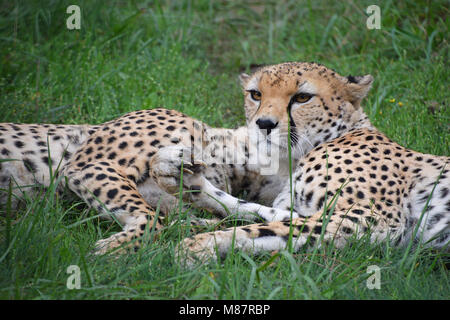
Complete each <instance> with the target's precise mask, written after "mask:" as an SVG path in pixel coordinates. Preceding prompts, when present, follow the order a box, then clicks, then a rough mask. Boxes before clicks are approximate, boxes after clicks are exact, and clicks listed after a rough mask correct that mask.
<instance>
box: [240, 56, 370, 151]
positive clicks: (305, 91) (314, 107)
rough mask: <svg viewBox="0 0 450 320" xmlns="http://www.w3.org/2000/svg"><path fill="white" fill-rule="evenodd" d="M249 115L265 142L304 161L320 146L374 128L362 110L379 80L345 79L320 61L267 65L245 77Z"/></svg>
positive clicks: (249, 122) (251, 127)
mask: <svg viewBox="0 0 450 320" xmlns="http://www.w3.org/2000/svg"><path fill="white" fill-rule="evenodd" d="M240 81H241V84H242V87H243V90H244V95H245V114H246V118H247V125H248V128H249V130H250V133H251V134H255V135H257V136H258V138H257V139H258V141H259V142H266V143H269V144H270V143H273V144H278V146H279V147H280V154H285V155H286V154H287V151H286V150H287V148H288V141H289V134H288V130H289V129H288V128H289V127H290V130H291V135H290V136H291V138H290V139H291V145H292V155H293V156H294V158H299V157H301V156H303V155H304V154H306V153H307V152H309V151H310V150H311V149H313V148H314V147H316V146H317V145H319V144H321V143H323V142H325V141H329V140H331V139H334V138H336V137H338V136H339V135H341V134H342V133H344V132H346V131H348V130H350V129H352V128H357V127H364V126H370V122H369V120H368V118H367V116H366V115H365V114H364V112H363V111H362V108H361V107H360V103H361V100H362V99H363V98H364V97H365V96H366V94H367V92H368V91H369V90H370V87H371V84H372V81H373V77H372V76H371V75H365V76H361V77H359V76H358V77H354V76H348V77H343V76H340V75H339V74H337V73H336V72H335V71H333V70H331V69H328V68H326V67H325V66H322V65H320V64H316V63H303V62H299V63H282V64H278V65H272V66H266V67H263V68H261V69H260V70H258V71H256V72H255V73H254V74H252V75H247V74H241V75H240Z"/></svg>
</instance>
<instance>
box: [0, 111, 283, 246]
mask: <svg viewBox="0 0 450 320" xmlns="http://www.w3.org/2000/svg"><path fill="white" fill-rule="evenodd" d="M194 140H195V142H196V143H197V145H200V146H201V148H200V149H201V150H200V151H202V150H209V151H211V152H212V153H213V154H214V152H216V153H218V154H219V151H223V150H219V149H221V148H219V147H220V143H219V142H220V141H222V144H223V143H224V142H226V143H227V146H228V147H229V146H230V145H232V146H233V147H234V149H235V150H232V151H228V153H230V152H232V153H233V154H235V153H238V154H241V155H242V161H238V162H239V163H236V161H231V162H233V163H231V162H230V163H225V162H222V163H219V164H217V162H218V161H214V163H212V164H211V166H208V165H207V163H203V162H201V163H200V164H202V165H207V167H206V168H203V169H202V174H203V175H204V176H205V177H207V178H208V180H209V181H211V183H212V184H213V185H214V186H215V187H216V188H218V189H219V190H223V191H227V192H230V193H238V194H239V193H242V192H243V191H246V192H247V195H248V199H252V200H253V201H260V202H262V203H267V204H268V205H270V203H272V201H273V200H274V198H275V196H274V195H275V194H276V193H274V192H273V191H274V190H281V188H282V181H283V180H282V179H280V174H276V175H272V176H268V175H265V176H262V175H260V174H259V171H258V165H257V164H250V163H249V162H248V161H247V160H246V157H247V158H248V150H247V142H246V141H247V140H248V135H247V130H246V127H239V128H237V129H225V128H212V127H209V126H207V125H206V124H204V123H202V122H200V121H197V120H195V119H193V118H191V117H188V116H186V115H184V114H182V113H181V112H178V111H176V110H169V109H163V108H158V109H150V110H140V111H134V112H130V113H128V114H125V115H123V116H122V117H119V118H117V119H115V120H112V121H109V122H106V123H103V124H99V125H53V124H14V123H3V124H0V204H5V203H6V202H7V199H8V197H10V196H12V200H13V202H14V204H16V205H17V204H18V202H19V200H20V199H21V198H22V197H23V195H24V194H28V195H34V192H35V191H36V190H39V188H40V187H44V188H45V187H48V186H49V185H50V184H51V183H52V182H55V181H59V182H60V183H59V184H58V185H59V189H60V190H61V191H62V189H64V188H65V187H67V188H68V189H69V190H70V191H72V192H73V193H74V194H76V195H77V196H79V197H80V198H81V199H83V200H84V201H85V202H86V203H87V204H88V205H89V207H91V208H93V209H95V210H96V211H97V212H98V213H99V214H101V215H102V217H104V218H107V219H108V218H109V219H111V218H114V219H115V220H116V221H118V222H119V223H120V224H121V225H122V226H123V231H122V232H119V233H117V234H114V235H112V236H111V237H109V238H107V239H103V240H99V241H98V242H97V244H96V247H95V250H94V251H95V253H98V254H102V253H106V252H109V251H111V250H112V249H115V248H116V249H118V250H116V251H120V250H121V249H126V250H128V249H130V248H133V249H138V248H139V247H140V245H141V240H142V237H143V235H144V233H145V232H146V230H154V231H155V232H159V231H160V230H162V229H163V227H164V223H165V221H166V220H165V218H166V217H167V215H169V214H170V213H171V212H173V211H174V208H178V206H179V200H178V199H177V197H176V196H175V195H174V194H175V193H177V192H178V191H179V188H174V189H171V190H170V189H168V188H166V189H164V190H163V189H162V188H160V186H159V185H163V186H167V185H168V184H178V183H179V181H180V177H176V178H174V177H173V176H171V175H170V174H169V171H167V168H166V167H167V165H166V163H161V162H160V161H158V159H159V158H158V157H159V156H160V155H162V154H164V155H165V156H166V157H169V158H172V157H174V154H172V153H171V152H168V151H170V149H171V148H174V150H173V151H174V152H178V151H177V150H178V149H177V148H181V149H184V148H186V149H190V148H191V146H192V145H193V142H194ZM161 148H163V149H164V151H161V152H158V153H157V151H158V150H159V149H161ZM217 157H219V155H218V156H217ZM153 163H158V164H159V165H157V166H156V165H153ZM181 165H182V164H181V163H180V164H179V167H178V168H177V169H180V168H181ZM189 167H191V168H194V166H193V164H191V163H190V162H189V159H186V162H185V163H184V171H185V172H187V173H192V171H191V170H190V169H189ZM9 190H11V191H12V192H9ZM0 207H3V208H6V206H4V205H2V206H0ZM2 211H3V209H0V212H2ZM190 220H191V222H192V223H193V224H205V223H211V222H216V221H217V220H214V219H212V220H206V219H196V218H195V217H192V219H190ZM122 251H124V250H122Z"/></svg>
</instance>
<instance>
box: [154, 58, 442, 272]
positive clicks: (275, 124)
mask: <svg viewBox="0 0 450 320" xmlns="http://www.w3.org/2000/svg"><path fill="white" fill-rule="evenodd" d="M240 78H241V83H242V86H243V91H244V94H245V113H246V118H247V124H248V129H249V134H250V135H252V136H257V137H258V138H257V139H258V141H259V142H262V143H266V144H268V145H274V144H275V143H277V144H278V147H279V150H280V152H279V157H280V158H286V157H287V155H288V154H289V153H291V159H293V162H294V163H293V168H292V177H291V178H289V177H285V178H284V179H285V180H284V181H285V182H284V187H283V188H282V191H281V192H280V193H279V194H278V195H277V196H276V198H275V199H274V201H273V204H272V205H271V206H265V205H262V204H258V203H252V202H246V201H244V200H241V199H239V198H236V197H235V196H233V195H230V194H228V193H226V192H224V191H223V190H220V189H218V188H216V187H214V185H213V184H211V182H210V181H209V180H208V179H207V177H205V175H203V174H202V172H201V170H199V171H197V172H194V173H193V174H186V175H185V177H184V188H185V189H189V190H195V191H196V192H195V193H194V192H191V193H189V201H191V202H192V203H193V204H195V205H196V206H198V207H201V208H205V209H208V210H210V211H214V212H216V213H217V214H219V215H221V216H228V215H230V214H235V215H237V216H242V217H246V218H248V219H252V217H253V221H255V223H253V224H250V225H243V226H238V227H234V228H228V229H225V230H218V231H214V232H209V233H199V234H197V235H194V236H191V237H189V238H186V239H184V240H183V241H182V242H181V243H180V245H179V247H178V254H181V255H184V254H185V257H186V259H185V260H184V261H186V263H188V264H192V263H195V261H197V260H200V261H203V260H207V259H217V258H218V256H225V255H226V254H227V252H228V251H230V250H231V248H234V249H235V250H243V251H246V252H249V253H260V252H264V251H266V252H267V251H272V250H281V249H284V248H286V247H287V244H288V241H290V240H289V239H292V242H290V244H291V245H292V248H293V250H295V251H298V250H300V249H301V248H304V247H305V249H308V248H311V247H313V246H320V245H321V244H322V243H330V242H333V243H334V245H335V246H336V248H341V247H343V246H344V245H345V244H346V243H347V242H348V241H349V239H350V238H352V237H356V238H361V237H363V236H365V235H366V236H369V238H370V240H371V241H373V242H378V241H383V240H388V241H390V242H391V243H392V244H393V245H398V246H401V245H404V244H406V243H408V242H409V241H410V240H420V241H422V242H423V243H425V244H426V245H428V246H431V247H434V248H439V249H447V250H448V242H449V239H450V229H449V224H450V192H449V190H450V176H449V174H448V171H449V168H448V165H449V162H450V158H449V157H446V156H436V155H429V154H422V153H419V152H416V151H413V150H410V149H407V148H404V147H402V146H400V145H398V144H397V143H395V142H393V141H392V140H390V139H389V138H388V137H386V135H384V134H383V133H382V132H380V131H379V130H377V129H376V128H375V127H374V126H373V125H372V124H371V122H370V121H369V118H368V117H367V115H366V114H365V113H364V111H363V108H362V106H361V101H362V100H363V98H364V97H365V96H366V95H367V93H368V92H369V90H370V88H371V85H372V82H373V77H372V76H371V75H365V76H348V77H343V76H341V75H339V74H338V73H337V72H335V71H334V70H332V69H329V68H327V67H325V66H323V65H321V64H317V63H305V62H299V63H296V62H295V63H282V64H278V65H272V66H266V67H263V68H261V69H260V70H258V71H256V72H255V73H254V74H252V75H247V74H242V75H241V76H240ZM275 141H277V142H275ZM161 151H162V152H163V149H161ZM166 160H167V161H168V159H167V158H165V157H164V156H163V155H162V156H161V157H160V159H159V161H166ZM171 172H172V174H173V175H174V176H176V175H177V174H179V173H178V171H177V168H176V167H175V166H174V165H172V168H171ZM163 187H164V186H163ZM170 187H171V186H170V185H168V186H165V188H170ZM291 195H292V196H291ZM218 203H220V205H219V204H218Z"/></svg>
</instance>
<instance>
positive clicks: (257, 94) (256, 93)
mask: <svg viewBox="0 0 450 320" xmlns="http://www.w3.org/2000/svg"><path fill="white" fill-rule="evenodd" d="M248 92H250V96H251V97H252V99H253V100H255V101H260V100H261V92H259V91H258V90H248Z"/></svg>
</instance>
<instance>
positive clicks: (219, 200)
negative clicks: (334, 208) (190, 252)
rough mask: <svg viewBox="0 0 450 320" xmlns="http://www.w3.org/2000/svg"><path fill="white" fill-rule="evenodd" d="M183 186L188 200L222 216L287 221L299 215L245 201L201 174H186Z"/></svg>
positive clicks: (252, 219)
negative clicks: (221, 188)
mask: <svg viewBox="0 0 450 320" xmlns="http://www.w3.org/2000/svg"><path fill="white" fill-rule="evenodd" d="M184 186H185V187H186V188H188V189H190V190H191V192H188V194H189V195H190V201H191V202H192V203H193V204H194V205H195V206H197V207H199V208H203V209H205V210H208V211H211V212H213V213H216V214H219V215H220V216H222V217H227V216H230V215H234V216H236V217H239V218H242V219H247V220H250V221H257V220H263V221H268V222H272V221H288V220H291V219H295V218H298V217H299V216H300V215H299V214H298V213H297V212H295V211H292V212H291V210H283V209H280V208H274V207H267V206H263V205H260V204H257V203H251V202H247V201H245V200H241V199H238V198H236V197H233V196H232V195H230V194H228V193H226V192H224V191H222V190H220V189H218V188H216V187H215V186H214V185H212V184H211V182H209V180H208V179H206V178H205V177H203V176H202V175H198V174H194V175H187V176H186V178H185V181H184Z"/></svg>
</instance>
